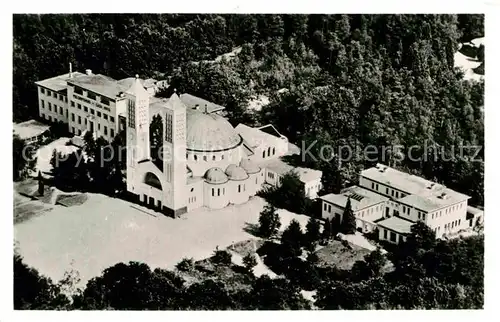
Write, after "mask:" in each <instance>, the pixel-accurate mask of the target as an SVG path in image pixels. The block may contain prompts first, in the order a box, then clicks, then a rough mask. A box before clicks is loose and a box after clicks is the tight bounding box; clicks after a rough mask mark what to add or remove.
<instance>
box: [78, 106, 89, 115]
mask: <svg viewBox="0 0 500 322" xmlns="http://www.w3.org/2000/svg"><path fill="white" fill-rule="evenodd" d="M78 105H80V104H78ZM83 110H84V111H85V112H87V113H88V112H89V108H88V107H87V106H84V107H83Z"/></svg>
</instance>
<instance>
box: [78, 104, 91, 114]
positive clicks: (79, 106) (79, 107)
mask: <svg viewBox="0 0 500 322" xmlns="http://www.w3.org/2000/svg"><path fill="white" fill-rule="evenodd" d="M76 107H77V108H78V109H79V110H81V109H82V104H77V105H76ZM87 111H88V109H87V108H85V112H87Z"/></svg>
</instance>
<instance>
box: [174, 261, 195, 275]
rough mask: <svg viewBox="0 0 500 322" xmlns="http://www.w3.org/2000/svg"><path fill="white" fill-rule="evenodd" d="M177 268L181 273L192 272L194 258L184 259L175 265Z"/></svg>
mask: <svg viewBox="0 0 500 322" xmlns="http://www.w3.org/2000/svg"><path fill="white" fill-rule="evenodd" d="M175 268H177V269H178V270H179V271H181V272H190V271H192V270H193V269H194V260H193V259H192V258H183V259H182V260H181V261H180V262H178V263H177V264H176V265H175Z"/></svg>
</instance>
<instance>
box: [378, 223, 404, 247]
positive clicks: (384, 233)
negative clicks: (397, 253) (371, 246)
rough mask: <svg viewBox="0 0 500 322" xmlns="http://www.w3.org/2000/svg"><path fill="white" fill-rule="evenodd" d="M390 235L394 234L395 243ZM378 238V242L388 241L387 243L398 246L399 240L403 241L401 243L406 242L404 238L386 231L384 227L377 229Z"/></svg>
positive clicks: (393, 232)
mask: <svg viewBox="0 0 500 322" xmlns="http://www.w3.org/2000/svg"><path fill="white" fill-rule="evenodd" d="M391 234H394V235H395V236H396V240H395V241H394V240H391ZM378 238H379V239H380V240H385V241H388V242H390V243H393V244H399V243H400V242H401V240H403V241H405V240H406V236H403V235H400V234H398V233H397V232H395V231H392V230H389V229H386V228H384V227H379V231H378Z"/></svg>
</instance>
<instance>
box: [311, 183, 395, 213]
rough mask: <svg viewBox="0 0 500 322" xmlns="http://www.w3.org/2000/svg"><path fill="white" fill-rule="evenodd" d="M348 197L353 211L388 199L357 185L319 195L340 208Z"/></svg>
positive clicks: (344, 204)
mask: <svg viewBox="0 0 500 322" xmlns="http://www.w3.org/2000/svg"><path fill="white" fill-rule="evenodd" d="M348 198H350V199H351V207H352V210H353V211H357V210H360V209H364V208H366V207H371V206H373V205H376V204H378V203H381V202H383V201H386V200H388V199H389V198H387V197H384V196H382V195H379V194H378V193H375V192H373V191H370V190H368V189H365V188H362V187H359V186H352V187H349V188H347V189H344V190H342V192H341V193H340V194H333V193H330V194H327V195H324V196H322V197H320V199H322V200H325V201H327V202H330V203H333V204H335V205H337V206H339V207H342V208H344V207H345V206H346V204H347V199H348Z"/></svg>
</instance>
